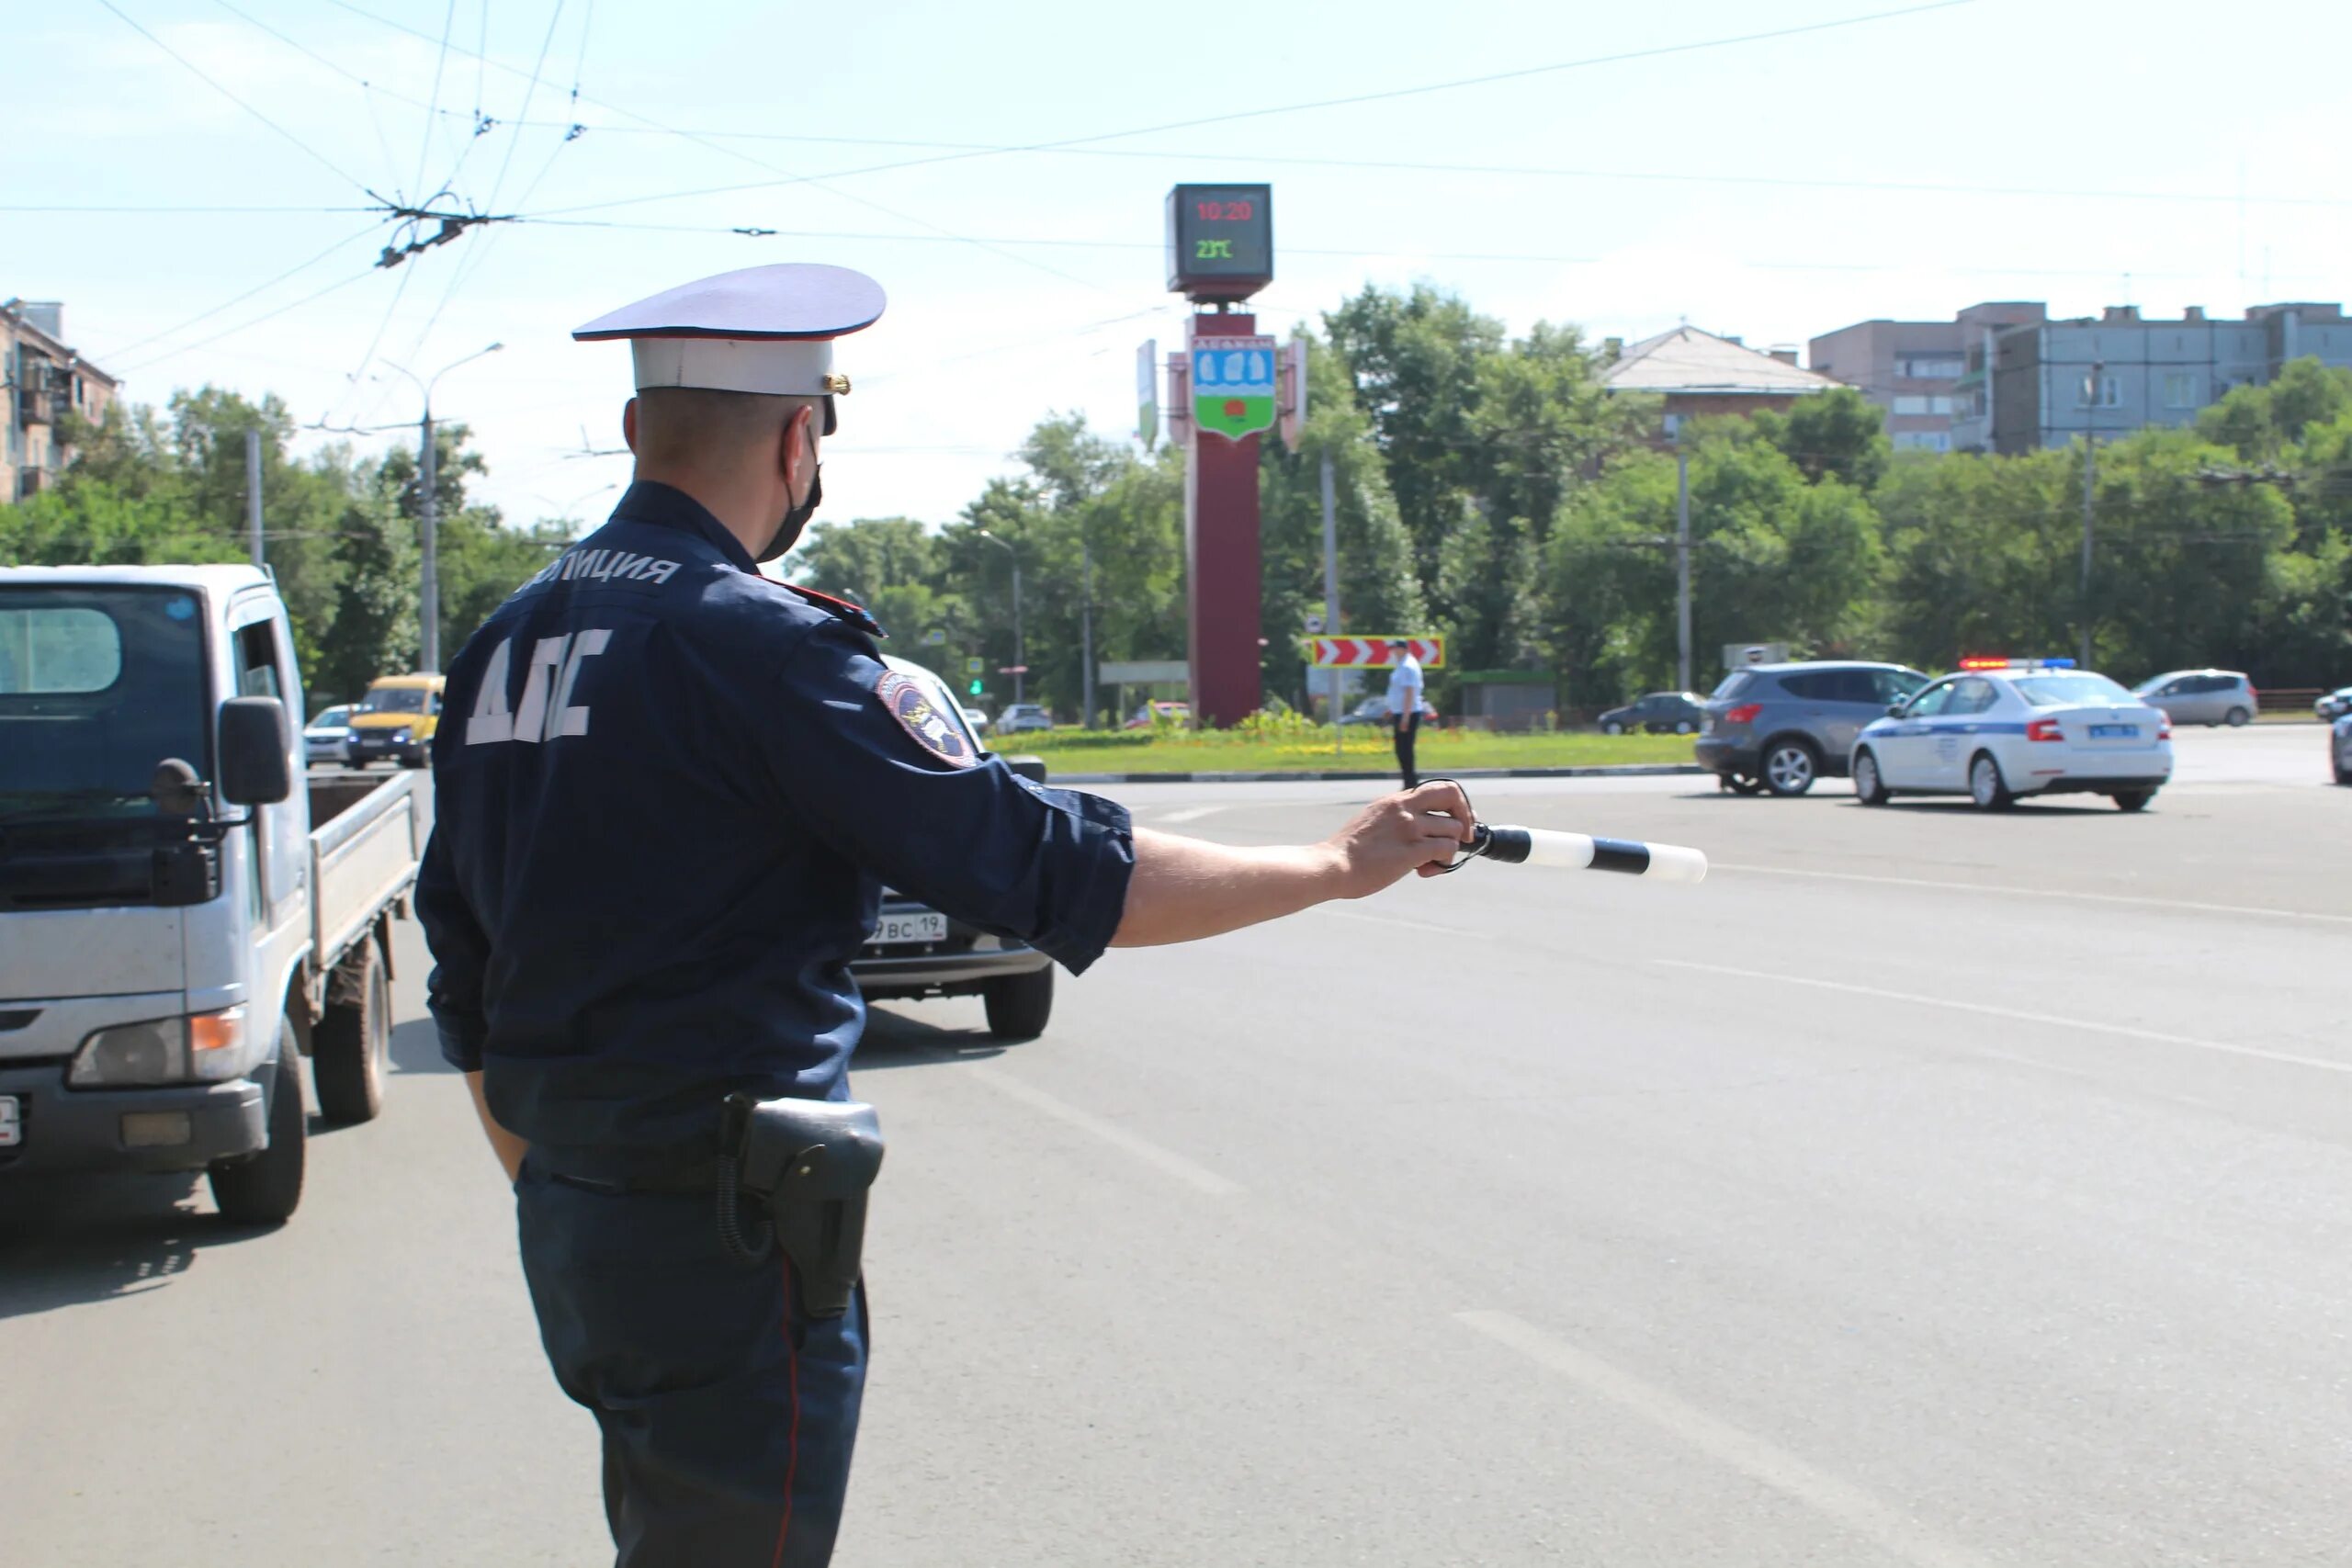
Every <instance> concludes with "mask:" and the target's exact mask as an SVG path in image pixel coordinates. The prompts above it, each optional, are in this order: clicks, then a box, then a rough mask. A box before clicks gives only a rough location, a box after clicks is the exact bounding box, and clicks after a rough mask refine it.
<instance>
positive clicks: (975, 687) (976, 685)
mask: <svg viewBox="0 0 2352 1568" xmlns="http://www.w3.org/2000/svg"><path fill="white" fill-rule="evenodd" d="M970 690H971V694H972V695H974V696H976V697H977V696H978V695H979V694H980V682H978V681H977V680H975V681H974V682H972V684H971V688H970Z"/></svg>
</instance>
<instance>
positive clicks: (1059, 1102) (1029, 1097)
mask: <svg viewBox="0 0 2352 1568" xmlns="http://www.w3.org/2000/svg"><path fill="white" fill-rule="evenodd" d="M965 1076H966V1077H971V1078H975V1079H977V1080H978V1081H979V1082H980V1083H983V1084H986V1085H987V1086H988V1087H989V1088H990V1089H994V1090H996V1092H997V1093H999V1094H1001V1095H1002V1096H1004V1097H1005V1098H1006V1099H1007V1100H1019V1101H1020V1102H1021V1103H1022V1104H1023V1105H1025V1106H1027V1107H1028V1108H1029V1109H1030V1110H1032V1111H1042V1112H1043V1113H1045V1114H1046V1115H1047V1116H1050V1117H1052V1118H1053V1119H1054V1120H1055V1121H1057V1122H1061V1123H1062V1124H1063V1125H1065V1126H1069V1127H1075V1128H1077V1129H1078V1130H1079V1131H1080V1132H1081V1133H1091V1134H1093V1135H1094V1136H1095V1137H1098V1138H1100V1139H1102V1140H1103V1142H1104V1143H1106V1144H1109V1145H1111V1146H1112V1147H1114V1148H1117V1149H1124V1150H1125V1151H1126V1152H1127V1153H1128V1154H1131V1155H1133V1156H1135V1157H1136V1158H1137V1159H1139V1160H1141V1161H1143V1162H1144V1164H1146V1165H1148V1166H1150V1167H1151V1168H1154V1169H1156V1170H1158V1171H1159V1172H1161V1173H1162V1174H1163V1175H1167V1176H1172V1177H1174V1178H1175V1179H1177V1180H1179V1181H1181V1182H1182V1183H1183V1184H1184V1185H1185V1186H1187V1187H1190V1188H1192V1189H1193V1190H1194V1191H1197V1192H1205V1193H1207V1194H1208V1195H1209V1196H1210V1197H1212V1198H1230V1197H1232V1196H1233V1195H1234V1194H1235V1193H1237V1192H1238V1191H1240V1190H1241V1184H1240V1183H1239V1182H1238V1181H1228V1180H1227V1179H1225V1178H1224V1177H1222V1176H1219V1175H1218V1174H1217V1173H1216V1171H1213V1170H1211V1169H1209V1168H1207V1167H1206V1166H1202V1165H1194V1164H1193V1162H1192V1161H1191V1160H1188V1159H1186V1158H1185V1157H1184V1156H1182V1155H1180V1154H1178V1153H1176V1152H1175V1151H1174V1150H1172V1149H1163V1148H1161V1147H1160V1146H1159V1145H1158V1144H1155V1143H1153V1142H1152V1141H1151V1140H1150V1139H1148V1138H1145V1137H1139V1136H1137V1135H1136V1134H1133V1133H1130V1132H1128V1131H1127V1130H1126V1129H1125V1127H1122V1126H1120V1125H1119V1124H1118V1123H1117V1122H1106V1121H1104V1120H1103V1118H1102V1117H1100V1116H1097V1115H1095V1114H1094V1113H1093V1112H1092V1111H1081V1110H1080V1109H1079V1108H1078V1107H1077V1106H1075V1105H1072V1104H1071V1103H1070V1102H1069V1100H1063V1099H1061V1098H1060V1097H1058V1096H1057V1095H1051V1094H1047V1093H1046V1091H1045V1090H1044V1089H1039V1088H1038V1087H1037V1086H1036V1085H1035V1084H1031V1083H1025V1082H1023V1080H1021V1079H1020V1078H1016V1077H1013V1076H1012V1074H1010V1073H1005V1072H1001V1071H999V1070H998V1069H996V1068H994V1067H973V1068H970V1069H968V1070H967V1073H966V1075H965Z"/></svg>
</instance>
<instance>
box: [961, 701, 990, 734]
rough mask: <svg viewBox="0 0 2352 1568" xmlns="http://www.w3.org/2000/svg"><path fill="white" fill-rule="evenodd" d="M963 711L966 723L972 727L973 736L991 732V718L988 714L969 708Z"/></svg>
mask: <svg viewBox="0 0 2352 1568" xmlns="http://www.w3.org/2000/svg"><path fill="white" fill-rule="evenodd" d="M961 711H962V713H963V715H964V722H965V723H966V724H967V725H970V726H971V727H972V733H973V734H975V735H986V734H987V733H988V732H989V716H988V715H987V714H986V713H983V712H982V711H981V710H980V709H978V708H976V707H969V706H967V707H964V708H963V709H962V710H961Z"/></svg>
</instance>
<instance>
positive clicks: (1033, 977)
mask: <svg viewBox="0 0 2352 1568" xmlns="http://www.w3.org/2000/svg"><path fill="white" fill-rule="evenodd" d="M980 999H981V1001H982V1002H984V1003H986V1004H987V1007H988V1010H989V1033H990V1034H993V1035H995V1036H996V1037H997V1038H998V1039H999V1040H1035V1039H1036V1038H1037V1036H1039V1035H1040V1034H1043V1033H1045V1032H1046V1020H1047V1019H1049V1018H1051V1017H1052V1016H1053V1015H1054V972H1053V970H1052V968H1050V967H1047V968H1044V969H1036V970H1032V971H1031V972H1030V973H1028V974H1026V975H1015V976H1011V977H1010V978H1008V979H1003V980H990V981H989V983H988V984H987V985H985V986H983V987H981V988H980Z"/></svg>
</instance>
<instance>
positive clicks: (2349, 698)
mask: <svg viewBox="0 0 2352 1568" xmlns="http://www.w3.org/2000/svg"><path fill="white" fill-rule="evenodd" d="M2312 713H2314V714H2316V715H2318V716H2320V717H2321V718H2324V719H2337V718H2342V717H2343V716H2345V715H2346V714H2347V713H2352V686H2338V687H2336V688H2335V690H2334V691H2332V692H2322V693H2321V694H2320V697H2319V701H2317V702H2315V703H2313V704H2312Z"/></svg>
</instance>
